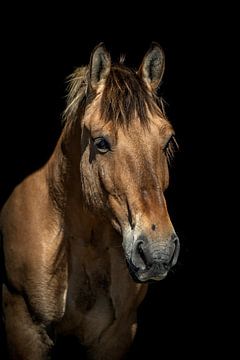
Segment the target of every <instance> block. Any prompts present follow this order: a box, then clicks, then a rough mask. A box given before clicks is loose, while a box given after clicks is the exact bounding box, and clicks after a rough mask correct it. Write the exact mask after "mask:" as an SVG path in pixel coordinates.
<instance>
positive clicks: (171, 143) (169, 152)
mask: <svg viewBox="0 0 240 360" xmlns="http://www.w3.org/2000/svg"><path fill="white" fill-rule="evenodd" d="M178 149H179V146H178V143H177V140H176V139H175V137H174V135H172V136H171V137H170V139H169V140H168V142H167V144H166V145H165V147H164V149H163V151H164V153H165V155H166V158H167V162H168V164H169V165H170V164H171V163H172V161H173V159H174V154H175V152H176V151H177V150H178Z"/></svg>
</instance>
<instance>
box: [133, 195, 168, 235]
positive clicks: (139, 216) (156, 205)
mask: <svg viewBox="0 0 240 360" xmlns="http://www.w3.org/2000/svg"><path fill="white" fill-rule="evenodd" d="M141 205H142V206H141V208H140V211H139V212H137V213H136V224H137V225H138V227H139V228H141V229H142V231H143V232H144V233H145V234H148V236H150V237H151V238H158V239H159V238H160V239H167V238H169V237H171V234H173V233H174V232H175V231H174V227H173V224H172V222H171V219H170V216H169V213H168V209H167V204H166V201H165V198H164V196H163V194H162V195H161V194H160V195H159V194H155V196H151V197H150V196H148V195H147V199H146V201H143V202H142V204H141Z"/></svg>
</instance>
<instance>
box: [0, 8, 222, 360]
mask: <svg viewBox="0 0 240 360" xmlns="http://www.w3.org/2000/svg"><path fill="white" fill-rule="evenodd" d="M145 6H146V4H145ZM18 10H19V9H16V8H15V11H14V14H13V13H12V11H10V10H9V11H7V12H6V14H5V15H6V18H7V22H6V25H5V26H4V29H3V30H4V31H3V34H4V36H3V52H2V57H3V61H4V66H3V67H2V69H1V72H2V74H1V78H2V85H1V86H2V94H3V103H2V116H1V123H0V140H1V141H0V164H1V167H0V200H1V204H2V203H3V202H4V201H5V199H6V198H7V196H8V195H9V193H10V192H11V190H12V189H13V187H14V186H15V185H16V184H17V183H19V182H20V181H21V180H22V179H23V178H24V177H25V176H26V175H28V174H30V173H31V172H33V171H34V170H35V169H37V168H38V167H39V166H41V165H42V164H44V163H45V161H47V159H48V157H49V155H50V154H51V152H52V151H53V149H54V145H55V143H56V140H57V138H58V136H59V134H60V131H61V113H62V111H63V109H64V103H65V100H64V96H65V78H66V76H67V75H68V74H70V73H71V72H72V71H73V69H74V68H75V67H77V66H80V65H82V64H86V63H88V61H89V56H90V53H91V50H92V49H93V47H94V46H95V45H96V44H98V43H99V42H100V41H104V42H105V45H106V47H107V48H108V50H109V51H110V53H111V55H112V58H113V60H114V59H115V60H117V59H118V58H119V56H120V55H121V54H122V53H123V54H124V53H125V54H126V63H127V64H128V65H130V66H132V67H134V68H138V66H139V65H140V62H141V60H142V57H143V55H144V53H145V52H146V51H147V49H148V47H149V45H150V43H151V41H153V40H154V41H158V42H159V43H160V44H161V45H162V47H163V49H164V51H165V55H166V72H165V75H164V79H163V84H162V87H161V89H160V94H161V95H162V96H163V98H164V99H165V100H166V102H167V106H166V111H167V114H168V117H169V119H170V120H171V122H172V123H173V125H174V128H175V130H176V137H177V140H178V143H179V145H180V151H179V152H178V153H177V154H176V158H175V161H174V163H173V166H172V168H171V172H170V174H171V183H170V188H169V190H168V192H167V200H168V206H169V212H170V215H171V217H172V220H173V223H174V226H175V229H176V231H177V233H178V235H179V238H180V241H181V245H182V248H181V254H180V259H179V263H178V265H177V266H176V268H175V270H174V271H173V272H172V273H170V274H169V276H168V278H167V279H165V280H164V281H162V282H160V283H158V284H154V285H151V286H150V289H149V293H148V295H147V297H146V299H145V301H144V302H143V304H142V306H141V307H140V310H139V331H138V333H137V336H136V341H135V343H134V346H133V349H132V353H131V358H132V359H135V358H145V357H147V358H148V359H151V358H161V357H162V358H164V356H168V357H170V358H173V357H174V356H175V355H176V356H179V357H180V358H181V357H182V358H186V357H189V358H191V359H195V358H197V357H198V356H200V357H201V356H202V358H205V357H204V356H205V354H206V352H207V353H208V355H210V354H211V353H213V354H216V351H219V350H220V351H221V350H222V348H223V343H221V341H219V338H218V336H219V335H220V334H221V333H222V330H223V324H222V321H223V313H222V311H221V310H219V309H218V307H217V295H216V293H217V287H218V282H219V278H218V276H217V275H216V273H215V270H214V267H215V266H214V265H213V262H212V254H213V252H214V245H213V243H214V242H215V241H216V236H214V232H215V231H214V228H215V225H214V220H213V211H214V204H213V203H214V201H212V200H213V199H212V198H213V197H214V195H213V194H214V187H215V186H216V182H215V178H213V177H212V174H213V173H214V171H215V166H216V161H215V160H216V155H215V154H216V153H215V147H216V144H215V141H214V134H215V128H216V121H217V119H216V118H215V117H214V104H215V99H214V97H213V95H212V94H213V83H214V80H215V78H216V73H217V66H218V65H217V63H216V62H215V60H216V58H215V56H214V54H215V52H217V51H218V49H219V48H220V46H219V32H218V31H217V30H216V28H215V24H212V16H213V14H212V13H209V12H208V9H207V8H203V7H200V6H196V8H194V9H193V8H189V7H188V8H186V9H184V8H183V7H182V8H181V9H180V8H179V7H176V5H174V4H173V5H172V8H171V9H168V10H167V11H165V10H162V11H160V10H158V9H155V7H151V8H150V5H149V7H146V8H143V9H142V10H143V11H142V14H141V15H139V14H137V13H134V12H132V13H130V12H127V11H123V10H122V11H120V10H119V8H118V7H117V5H116V8H115V9H113V10H112V12H110V15H108V14H105V16H104V17H103V16H102V15H100V14H99V16H98V10H97V11H96V12H95V17H94V18H93V14H92V12H90V11H89V9H88V11H85V9H82V10H80V9H75V8H70V9H63V10H64V11H63V12H61V14H60V13H58V12H55V11H50V10H49V9H44V10H43V9H39V8H37V7H36V8H35V9H28V11H29V10H30V14H29V15H26V14H25V15H23V16H22V13H21V15H19V13H18ZM40 10H41V11H40ZM21 11H23V12H24V9H22V8H21ZM117 14H118V15H119V17H118V18H117V17H116V15H117ZM96 18H97V20H96ZM218 29H219V28H218ZM206 129H207V130H206ZM213 179H214V180H213ZM212 190H213V191H212ZM219 241H220V240H219V237H218V242H219ZM214 334H215V335H216V334H217V337H216V336H215V335H214ZM214 339H215V340H214ZM216 339H217V341H216ZM69 344H71V346H72V349H75V344H74V343H71V342H70V343H69ZM60 352H61V354H62V358H66V359H67V358H68V359H70V358H72V359H74V355H73V353H74V351H73V350H72V352H71V354H70V355H69V353H68V352H67V350H66V347H64V345H62V346H61V351H60ZM60 352H59V354H60ZM59 358H60V355H59Z"/></svg>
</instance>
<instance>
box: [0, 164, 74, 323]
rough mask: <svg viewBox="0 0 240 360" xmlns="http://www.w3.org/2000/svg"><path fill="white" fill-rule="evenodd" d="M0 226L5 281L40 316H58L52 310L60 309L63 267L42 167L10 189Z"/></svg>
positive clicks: (57, 233)
mask: <svg viewBox="0 0 240 360" xmlns="http://www.w3.org/2000/svg"><path fill="white" fill-rule="evenodd" d="M0 227H1V232H2V236H3V251H4V262H5V264H4V265H5V272H6V277H7V283H8V284H9V285H10V287H11V288H13V289H15V290H14V291H17V292H19V293H20V294H25V296H26V297H27V299H28V302H29V303H30V307H31V308H33V309H37V311H38V312H39V313H40V314H41V313H42V315H43V316H45V315H46V316H47V317H49V318H51V317H53V318H55V317H58V315H56V313H62V312H63V308H64V296H65V295H64V294H65V292H66V277H67V274H66V272H67V269H66V264H64V257H62V259H63V260H62V262H61V264H60V263H59V262H57V261H56V260H57V255H58V252H59V247H60V244H61V238H62V234H61V231H60V230H59V219H58V217H57V214H55V213H54V211H53V209H52V207H51V204H50V201H49V196H48V188H47V183H46V181H45V174H44V170H39V171H37V172H36V173H34V174H33V175H31V176H29V177H27V178H26V179H25V180H23V182H22V183H20V184H19V185H18V186H17V187H16V188H15V189H14V191H13V193H12V194H11V196H10V197H9V199H8V201H7V202H6V204H5V206H4V207H3V210H2V213H1V219H0ZM55 264H56V266H57V267H58V268H55ZM58 303H60V304H58ZM54 308H55V309H54ZM44 314H45V315H44ZM48 315H49V316H48Z"/></svg>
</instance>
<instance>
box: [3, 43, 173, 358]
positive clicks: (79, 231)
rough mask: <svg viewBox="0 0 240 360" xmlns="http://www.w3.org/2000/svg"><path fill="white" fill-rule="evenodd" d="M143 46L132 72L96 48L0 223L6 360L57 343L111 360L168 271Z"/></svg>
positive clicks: (162, 174) (156, 54) (155, 107)
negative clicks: (72, 341)
mask: <svg viewBox="0 0 240 360" xmlns="http://www.w3.org/2000/svg"><path fill="white" fill-rule="evenodd" d="M163 72H164V54H163V51H162V50H161V48H160V46H159V45H158V44H156V43H153V44H152V46H151V48H150V49H149V51H148V52H147V53H146V55H145V57H144V58H143V62H142V64H141V66H140V68H139V70H138V71H137V72H134V71H132V70H131V69H129V68H128V67H126V66H124V65H123V64H122V62H120V63H119V64H116V65H111V60H110V55H109V53H108V52H107V51H106V50H105V47H104V46H103V44H99V45H98V46H97V47H96V48H95V49H94V51H93V52H92V55H91V59H90V63H89V65H88V66H86V67H82V68H79V69H77V70H76V71H75V72H74V74H73V75H72V76H71V79H70V82H69V84H70V85H69V95H68V102H67V107H66V111H65V116H64V128H63V131H62V134H61V136H60V139H59V141H58V143H57V145H56V148H55V150H54V152H53V154H52V156H51V158H50V159H49V161H48V162H47V163H46V165H45V166H43V167H42V168H41V169H40V170H39V171H37V172H35V173H34V174H32V175H31V176H29V177H27V178H26V179H25V180H24V181H23V182H22V183H21V184H20V185H18V186H17V187H16V188H15V189H14V191H13V193H12V195H11V196H10V198H9V199H8V201H7V202H6V204H5V206H4V208H3V210H2V213H1V222H0V224H1V225H0V228H1V236H2V243H3V254H4V268H5V270H4V280H3V285H2V293H3V311H4V319H5V329H6V335H7V344H8V349H9V354H10V358H12V359H24V360H28V359H29V360H40V359H47V358H48V357H49V356H51V355H50V354H51V349H52V348H53V345H54V341H55V338H56V336H57V335H58V334H62V335H73V336H76V337H77V338H78V339H79V341H80V343H81V344H83V345H84V346H85V347H86V349H87V353H88V356H89V358H90V359H111V360H114V359H122V358H123V357H124V354H126V353H127V350H128V349H129V346H130V345H131V342H132V340H133V338H134V335H135V332H136V328H137V324H136V312H137V308H138V306H139V304H140V302H141V301H142V300H143V298H144V296H145V294H146V291H147V282H148V281H153V280H161V279H163V278H165V277H166V275H167V273H168V270H169V269H170V268H171V267H172V266H173V265H174V264H175V263H176V261H177V257H178V253H179V240H178V237H177V236H176V233H175V231H174V228H173V225H172V223H171V220H170V218H169V214H168V211H167V205H166V201H165V198H164V191H165V189H166V188H167V186H168V182H169V174H168V163H167V162H168V157H169V156H171V154H172V149H173V145H174V141H175V140H174V131H173V128H172V126H171V124H170V123H169V121H168V120H167V118H166V116H165V114H164V111H163V106H162V104H161V101H160V100H159V99H158V98H157V95H156V90H157V87H158V85H159V84H160V82H161V79H162V75H163Z"/></svg>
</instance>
